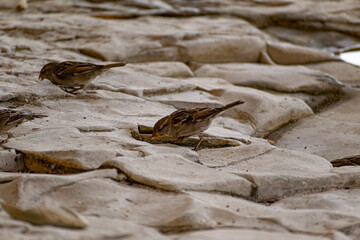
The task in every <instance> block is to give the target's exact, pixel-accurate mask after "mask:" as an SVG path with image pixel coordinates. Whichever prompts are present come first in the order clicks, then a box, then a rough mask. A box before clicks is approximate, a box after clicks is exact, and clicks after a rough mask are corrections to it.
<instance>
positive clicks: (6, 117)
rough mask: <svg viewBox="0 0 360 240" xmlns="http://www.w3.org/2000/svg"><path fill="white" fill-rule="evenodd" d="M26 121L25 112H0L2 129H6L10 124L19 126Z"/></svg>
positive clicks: (6, 110) (8, 110)
mask: <svg viewBox="0 0 360 240" xmlns="http://www.w3.org/2000/svg"><path fill="white" fill-rule="evenodd" d="M25 119H26V117H25V116H24V113H23V112H20V111H15V110H11V109H3V110H1V111H0V127H4V126H6V125H9V124H17V123H18V122H22V121H24V120H25Z"/></svg>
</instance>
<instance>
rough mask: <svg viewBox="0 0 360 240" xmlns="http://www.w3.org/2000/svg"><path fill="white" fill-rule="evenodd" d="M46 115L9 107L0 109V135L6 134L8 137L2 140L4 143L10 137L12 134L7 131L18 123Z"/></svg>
mask: <svg viewBox="0 0 360 240" xmlns="http://www.w3.org/2000/svg"><path fill="white" fill-rule="evenodd" d="M44 117H47V115H42V114H34V113H25V112H22V111H19V110H14V109H10V108H3V109H0V135H3V134H7V135H8V138H7V139H5V140H4V141H2V142H1V143H2V144H3V143H5V142H7V141H8V140H9V138H10V137H12V134H11V133H10V132H9V131H10V130H11V129H13V128H15V127H17V126H18V125H19V124H21V123H24V122H27V121H30V120H33V119H35V118H44Z"/></svg>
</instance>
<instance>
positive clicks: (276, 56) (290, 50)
mask: <svg viewBox="0 0 360 240" xmlns="http://www.w3.org/2000/svg"><path fill="white" fill-rule="evenodd" d="M267 52H268V54H269V56H270V58H271V59H272V60H273V61H274V62H276V63H278V64H284V65H297V64H307V63H314V62H326V61H334V60H340V59H339V58H338V57H335V56H334V55H332V54H331V53H327V52H325V51H320V50H316V49H314V48H309V47H301V46H297V45H293V44H289V43H280V42H270V43H267Z"/></svg>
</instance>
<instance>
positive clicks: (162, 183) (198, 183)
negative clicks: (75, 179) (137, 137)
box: [104, 154, 254, 198]
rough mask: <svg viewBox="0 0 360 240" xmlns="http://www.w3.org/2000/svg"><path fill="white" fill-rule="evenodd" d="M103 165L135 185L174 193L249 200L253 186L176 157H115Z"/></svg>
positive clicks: (168, 155) (230, 175)
mask: <svg viewBox="0 0 360 240" xmlns="http://www.w3.org/2000/svg"><path fill="white" fill-rule="evenodd" d="M104 165H105V166H112V167H116V168H118V169H119V170H120V171H122V172H124V173H125V175H126V176H128V177H129V178H130V179H132V180H133V181H135V182H138V183H142V184H144V185H148V186H152V187H156V188H160V189H163V190H169V191H175V192H179V191H184V190H197V191H209V192H222V193H224V194H232V195H237V196H242V197H245V198H250V197H251V195H252V192H253V187H254V186H253V185H252V184H251V183H250V182H249V181H247V180H246V179H244V178H241V177H237V176H236V175H233V174H228V173H221V172H219V171H217V170H215V169H209V168H207V167H204V166H201V165H199V164H196V163H193V162H191V161H188V160H186V159H184V158H183V157H181V156H179V155H175V154H166V155H151V156H148V157H143V158H127V157H118V158H115V159H114V160H113V161H109V162H107V163H104Z"/></svg>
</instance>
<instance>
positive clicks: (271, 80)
mask: <svg viewBox="0 0 360 240" xmlns="http://www.w3.org/2000/svg"><path fill="white" fill-rule="evenodd" d="M195 74H196V76H197V77H215V78H223V79H225V80H226V81H228V82H230V83H232V84H235V85H241V86H248V87H255V88H261V89H268V90H275V91H278V92H290V93H294V92H306V93H310V94H320V93H326V92H335V91H338V90H339V89H340V88H341V87H342V86H343V84H342V83H341V82H339V81H338V80H336V79H335V78H334V77H333V76H331V75H329V74H327V73H323V72H320V71H317V70H312V69H309V68H306V67H303V66H280V65H276V66H273V65H264V64H247V63H246V64H245V63H244V64H240V63H226V64H212V65H210V64H206V65H203V66H201V67H200V68H199V69H197V70H196V71H195Z"/></svg>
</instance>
